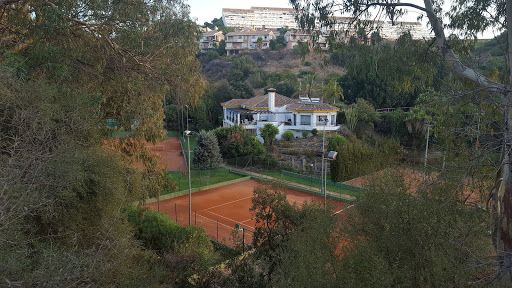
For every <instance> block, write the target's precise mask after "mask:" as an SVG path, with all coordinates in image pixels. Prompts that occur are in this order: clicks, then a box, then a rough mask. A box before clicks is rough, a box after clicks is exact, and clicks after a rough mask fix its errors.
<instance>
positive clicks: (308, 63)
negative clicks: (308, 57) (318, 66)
mask: <svg viewBox="0 0 512 288" xmlns="http://www.w3.org/2000/svg"><path fill="white" fill-rule="evenodd" d="M311 65H312V64H311V62H309V61H306V62H304V66H311Z"/></svg>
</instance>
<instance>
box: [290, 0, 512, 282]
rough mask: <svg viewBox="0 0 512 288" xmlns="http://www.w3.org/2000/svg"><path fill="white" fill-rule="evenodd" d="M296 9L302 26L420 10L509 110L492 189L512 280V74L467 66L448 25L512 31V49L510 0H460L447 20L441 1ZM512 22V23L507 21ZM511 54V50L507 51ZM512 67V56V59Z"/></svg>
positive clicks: (447, 50)
mask: <svg viewBox="0 0 512 288" xmlns="http://www.w3.org/2000/svg"><path fill="white" fill-rule="evenodd" d="M290 2H291V3H292V4H293V6H294V8H295V9H296V10H297V11H299V12H300V14H299V17H298V22H299V24H300V26H301V27H304V28H305V27H308V28H314V26H315V25H316V21H317V20H320V22H322V23H323V24H327V25H331V24H333V23H332V22H333V21H332V18H331V17H330V16H331V15H332V13H334V11H337V10H341V11H342V12H344V13H347V14H350V15H352V16H354V17H361V16H370V15H371V14H372V12H374V13H377V15H378V14H379V13H382V14H381V15H386V16H387V17H388V18H389V19H390V20H392V21H394V20H396V19H398V18H400V17H401V16H403V15H404V14H405V13H406V12H407V11H408V9H409V10H411V9H412V10H415V11H419V12H420V13H422V14H421V17H426V18H427V19H428V22H429V24H430V27H432V31H433V34H434V37H435V43H436V44H437V47H438V48H439V53H440V55H441V56H442V58H443V60H444V63H445V64H446V65H447V66H448V67H449V68H450V69H451V71H452V72H453V73H454V74H455V75H457V76H458V77H460V78H463V79H466V80H468V81H471V82H473V83H474V84H475V86H476V87H478V90H479V92H484V93H483V94H481V97H488V99H492V98H494V99H495V100H493V101H495V103H496V105H497V106H499V107H501V109H502V111H503V115H504V117H503V120H502V125H501V127H502V131H503V134H502V135H501V137H500V138H499V140H497V141H495V143H497V144H498V145H495V147H494V149H495V150H494V151H501V153H500V154H501V155H500V156H499V157H497V160H496V161H495V162H494V163H495V166H496V168H497V169H496V170H495V171H496V172H495V174H496V175H495V179H496V180H495V185H493V187H494V188H493V190H492V191H490V195H491V197H490V198H491V199H492V201H491V205H490V206H491V207H490V208H492V209H491V210H492V211H493V213H492V216H493V221H494V224H495V229H494V235H493V240H494V241H493V242H494V245H495V251H496V257H497V263H498V265H497V267H499V269H498V275H499V276H503V275H508V276H507V277H508V279H509V280H510V279H511V278H512V270H511V268H510V267H512V266H511V265H510V263H511V262H512V164H511V163H512V161H511V160H512V154H511V153H512V149H511V148H512V141H511V139H512V105H511V103H512V88H511V87H510V85H509V84H510V83H511V82H512V73H510V72H509V73H510V74H509V75H508V76H509V79H508V81H505V84H504V83H498V82H496V81H494V80H492V79H490V78H488V77H485V76H484V75H482V74H481V73H479V72H477V71H476V70H474V69H472V68H470V67H468V66H466V65H465V64H464V63H463V62H462V61H461V60H460V58H459V56H458V55H457V53H456V52H455V50H454V49H453V48H452V46H451V45H450V42H449V41H448V39H447V37H446V35H445V30H444V29H445V27H446V26H448V27H451V28H455V29H458V30H459V31H461V32H462V33H464V34H465V35H468V36H472V37H475V36H476V34H477V33H478V32H482V31H484V30H485V29H487V28H490V27H492V28H494V29H495V30H497V31H506V33H507V34H508V37H507V39H508V40H507V41H508V45H507V46H508V47H512V21H510V19H512V3H510V1H494V0H484V1H474V0H468V1H456V2H453V4H452V6H451V8H450V10H449V11H448V13H447V15H446V16H447V20H448V22H447V23H443V16H444V15H443V10H442V7H441V5H442V3H443V2H439V1H432V0H424V1H423V5H419V4H415V3H408V2H401V1H398V0H391V1H381V0H377V1H358V0H346V1H342V2H339V3H336V2H334V1H330V0H313V1H311V0H290ZM507 20H508V21H507ZM507 54H509V55H510V49H509V51H508V52H507ZM508 62H509V63H508V64H509V67H510V66H512V65H510V64H512V57H508Z"/></svg>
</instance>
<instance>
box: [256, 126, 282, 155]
mask: <svg viewBox="0 0 512 288" xmlns="http://www.w3.org/2000/svg"><path fill="white" fill-rule="evenodd" d="M277 134H279V129H278V128H277V127H276V126H274V125H273V124H270V123H267V124H265V125H264V126H263V127H261V128H260V136H261V138H263V140H264V141H265V145H267V147H268V148H269V149H272V145H273V144H274V139H275V138H276V136H277Z"/></svg>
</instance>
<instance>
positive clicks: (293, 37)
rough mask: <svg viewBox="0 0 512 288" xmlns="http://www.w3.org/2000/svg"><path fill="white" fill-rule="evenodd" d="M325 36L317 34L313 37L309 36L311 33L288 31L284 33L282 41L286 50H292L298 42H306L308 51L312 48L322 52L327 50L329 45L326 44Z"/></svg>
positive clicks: (295, 30) (324, 34)
mask: <svg viewBox="0 0 512 288" xmlns="http://www.w3.org/2000/svg"><path fill="white" fill-rule="evenodd" d="M327 36H328V35H327V34H326V33H322V32H320V33H317V35H316V36H315V38H316V39H313V38H314V37H313V36H311V33H307V32H305V31H301V30H297V29H292V30H290V31H286V33H285V34H284V40H285V42H286V49H293V47H294V46H295V45H297V44H298V43H299V42H308V43H309V48H310V50H313V49H314V48H320V49H322V50H327V49H329V45H328V43H327Z"/></svg>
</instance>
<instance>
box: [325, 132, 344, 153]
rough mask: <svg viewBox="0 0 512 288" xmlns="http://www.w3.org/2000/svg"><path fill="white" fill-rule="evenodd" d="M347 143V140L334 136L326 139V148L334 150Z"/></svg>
mask: <svg viewBox="0 0 512 288" xmlns="http://www.w3.org/2000/svg"><path fill="white" fill-rule="evenodd" d="M346 142H347V139H345V137H343V136H341V135H334V136H332V137H329V138H328V139H327V143H329V144H327V147H329V150H336V149H337V148H338V147H339V146H340V145H343V144H345V143H346Z"/></svg>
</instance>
